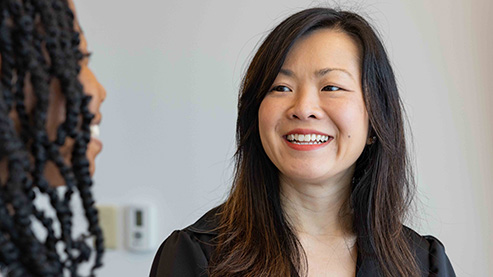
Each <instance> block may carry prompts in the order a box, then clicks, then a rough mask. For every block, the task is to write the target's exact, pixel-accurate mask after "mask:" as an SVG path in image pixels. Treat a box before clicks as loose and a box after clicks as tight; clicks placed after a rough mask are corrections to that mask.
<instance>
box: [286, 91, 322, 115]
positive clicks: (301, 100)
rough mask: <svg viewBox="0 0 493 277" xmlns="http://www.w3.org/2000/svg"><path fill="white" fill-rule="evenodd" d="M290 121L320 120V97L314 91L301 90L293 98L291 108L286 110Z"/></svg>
mask: <svg viewBox="0 0 493 277" xmlns="http://www.w3.org/2000/svg"><path fill="white" fill-rule="evenodd" d="M288 116H289V117H290V118H291V119H299V120H308V119H321V118H322V117H323V111H322V108H321V107H320V96H319V94H318V91H317V90H315V89H310V88H306V89H302V90H299V91H298V92H297V93H296V96H295V97H294V98H293V103H292V106H291V108H290V109H289V110H288Z"/></svg>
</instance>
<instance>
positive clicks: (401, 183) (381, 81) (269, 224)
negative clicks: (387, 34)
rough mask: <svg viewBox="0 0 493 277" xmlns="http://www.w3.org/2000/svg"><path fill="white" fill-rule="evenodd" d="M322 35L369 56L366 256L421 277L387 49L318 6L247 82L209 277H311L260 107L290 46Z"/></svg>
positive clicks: (362, 210) (259, 60)
mask: <svg viewBox="0 0 493 277" xmlns="http://www.w3.org/2000/svg"><path fill="white" fill-rule="evenodd" d="M320 28H331V29H335V30H338V31H341V32H344V33H346V34H348V35H349V36H350V37H352V38H353V39H354V41H355V42H356V43H357V44H359V46H360V48H361V50H362V56H361V60H362V70H361V71H362V86H363V96H364V100H365V104H366V108H367V111H368V114H369V119H370V130H369V132H370V136H376V137H377V142H376V143H374V144H371V145H368V146H366V148H365V149H364V150H363V153H362V155H361V156H360V157H359V158H358V160H357V162H356V168H355V173H354V177H353V183H352V191H351V196H350V199H349V203H350V208H351V211H352V215H353V226H352V227H353V231H354V232H355V234H356V235H357V247H358V255H359V256H360V257H359V259H362V260H365V259H374V260H376V261H377V264H378V265H379V269H378V270H379V272H380V275H383V276H418V275H419V270H418V267H417V264H416V261H415V258H414V256H413V253H412V251H411V249H410V245H409V242H408V240H407V237H406V233H405V230H404V228H403V226H402V221H403V219H404V216H405V215H406V212H407V210H408V207H409V205H410V202H411V199H412V196H413V191H414V181H413V175H412V171H411V167H410V164H409V163H408V155H407V151H406V142H405V136H404V122H403V115H402V113H403V110H402V103H401V100H400V97H399V93H398V90H397V86H396V82H395V77H394V74H393V71H392V68H391V66H390V63H389V60H388V58H387V54H386V52H385V49H384V47H383V45H382V43H381V41H380V39H379V38H378V35H377V34H376V32H375V31H374V30H373V28H372V27H371V26H370V24H369V23H368V22H367V21H366V20H365V19H364V18H362V17H361V16H359V15H357V14H355V13H352V12H347V11H336V10H334V9H327V8H312V9H307V10H303V11H301V12H299V13H296V14H294V15H292V16H290V17H289V18H287V19H286V20H284V21H283V22H282V23H281V24H279V25H278V26H277V27H276V28H275V29H274V30H273V31H272V32H271V33H270V34H269V35H268V36H267V38H266V39H265V41H264V42H263V44H262V45H261V46H260V48H259V50H258V51H257V53H256V55H255V56H254V58H253V60H252V61H251V63H250V66H249V68H248V70H247V72H246V75H245V76H244V79H243V83H242V87H241V90H240V95H239V103H238V120H237V125H236V126H237V129H236V132H237V133H236V136H237V151H236V154H235V158H236V167H235V179H234V183H233V187H232V189H231V192H230V195H229V197H228V199H227V200H226V202H225V203H224V205H223V206H222V211H221V213H220V218H221V219H220V225H219V228H218V230H219V236H218V238H217V247H216V250H215V252H214V254H213V257H212V259H211V262H210V267H209V273H210V274H211V276H231V275H235V274H237V275H239V276H289V275H291V274H293V273H298V274H300V275H303V272H301V271H302V269H303V268H306V267H304V266H305V265H306V256H305V255H304V252H303V249H302V247H301V245H300V243H299V241H298V240H297V238H296V236H295V235H294V233H293V228H291V227H290V225H289V223H288V221H287V220H286V216H285V214H284V212H283V210H282V208H281V201H280V193H279V174H278V170H277V168H276V167H275V165H274V164H273V163H272V162H271V161H270V160H269V158H268V157H267V155H266V153H265V152H264V150H263V148H262V144H261V141H260V136H259V129H258V128H259V126H258V110H259V107H260V103H261V102H262V100H263V99H264V97H265V95H266V94H267V92H268V90H269V88H270V86H271V85H272V83H273V82H274V80H275V78H276V76H277V74H278V73H279V70H280V69H281V66H282V64H283V63H284V60H285V58H286V56H287V54H288V51H289V50H290V48H291V47H292V45H293V44H294V43H295V42H296V40H297V39H299V38H300V37H302V36H304V35H306V34H308V33H310V32H311V31H313V30H316V29H320Z"/></svg>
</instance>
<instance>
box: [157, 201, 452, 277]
mask: <svg viewBox="0 0 493 277" xmlns="http://www.w3.org/2000/svg"><path fill="white" fill-rule="evenodd" d="M216 213H217V208H215V209H212V210H210V211H209V212H207V213H206V214H205V215H204V216H202V217H201V218H200V219H199V220H198V221H197V222H195V223H194V224H192V225H190V226H189V227H187V228H185V229H183V230H179V231H174V232H173V233H172V234H171V235H170V236H169V237H168V238H167V239H166V240H165V241H164V242H163V243H162V244H161V246H160V247H159V249H158V251H157V253H156V256H155V257H154V261H153V263H152V268H151V273H150V277H165V276H166V277H168V276H172V277H175V276H176V277H195V276H197V277H198V276H207V266H208V264H209V259H210V257H211V254H212V251H213V249H214V248H213V246H212V244H211V241H212V240H213V239H214V238H215V237H216V236H217V232H215V231H211V230H214V228H215V227H216V226H217V217H216ZM405 230H406V232H408V233H409V236H410V237H411V239H412V242H413V243H412V245H413V246H414V247H415V249H414V252H415V253H416V257H417V262H418V265H419V267H420V269H421V273H422V276H433V277H438V276H440V277H453V276H455V273H454V270H453V268H452V265H451V264H450V261H449V259H448V257H447V255H446V254H445V248H444V246H443V244H442V243H441V242H440V241H439V240H438V239H436V238H435V237H433V236H420V235H419V234H417V233H416V232H414V231H413V230H411V229H409V228H407V227H405ZM360 256H361V255H359V253H358V260H357V262H356V270H357V272H356V277H370V276H380V274H379V272H378V262H377V261H376V260H373V259H366V258H365V259H360Z"/></svg>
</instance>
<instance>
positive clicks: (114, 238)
mask: <svg viewBox="0 0 493 277" xmlns="http://www.w3.org/2000/svg"><path fill="white" fill-rule="evenodd" d="M96 208H97V209H98V214H99V225H100V226H101V229H102V230H103V235H104V247H105V248H106V249H117V247H118V227H117V224H118V208H117V207H116V206H111V205H97V206H96Z"/></svg>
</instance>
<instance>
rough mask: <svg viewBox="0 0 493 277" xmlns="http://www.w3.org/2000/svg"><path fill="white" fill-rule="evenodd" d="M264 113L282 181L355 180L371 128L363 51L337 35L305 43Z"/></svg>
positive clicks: (265, 142) (268, 147)
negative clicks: (357, 167)
mask: <svg viewBox="0 0 493 277" xmlns="http://www.w3.org/2000/svg"><path fill="white" fill-rule="evenodd" d="M258 113H259V114H258V115H259V132H260V139H261V141H262V146H263V148H264V150H265V152H266V153H267V156H268V157H269V158H270V160H271V161H272V162H273V163H274V164H275V165H276V167H277V168H278V169H279V171H280V174H281V179H282V180H287V181H290V182H295V183H299V182H303V183H314V184H315V183H316V184H322V183H327V182H340V181H344V180H351V178H352V175H353V172H354V165H355V162H356V160H357V159H358V157H359V156H360V155H361V153H362V151H363V149H364V147H365V144H366V141H367V135H368V124H369V123H368V114H367V111H366V107H365V103H364V100H363V93H362V88H361V61H360V49H359V48H358V45H357V44H356V43H355V42H354V41H353V39H352V38H351V37H349V36H348V35H347V34H345V33H343V32H340V31H337V30H333V29H319V30H316V31H314V32H312V33H310V34H308V35H306V36H304V37H302V38H300V39H299V40H298V41H297V42H295V44H294V45H293V47H292V48H291V50H290V51H289V53H288V55H287V57H286V60H285V62H284V64H283V65H282V68H281V70H280V72H279V74H278V75H277V77H276V79H275V81H274V83H273V84H272V86H271V89H270V91H269V93H268V94H267V95H266V96H265V98H264V99H263V101H262V103H261V104H260V108H259V112H258Z"/></svg>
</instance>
